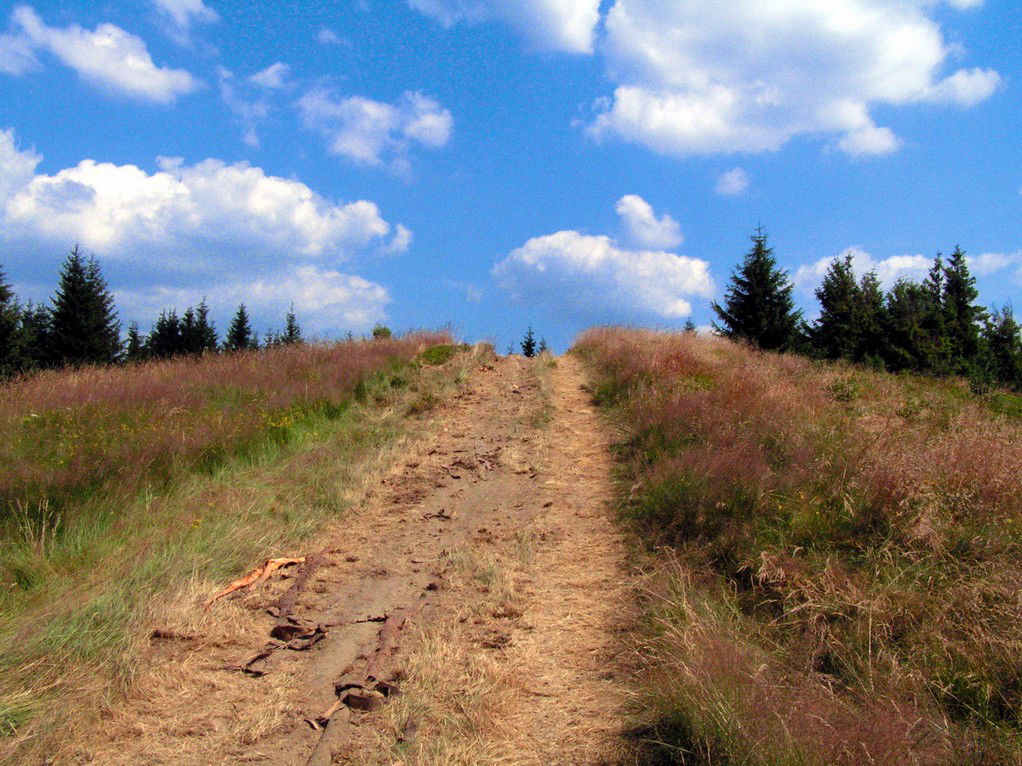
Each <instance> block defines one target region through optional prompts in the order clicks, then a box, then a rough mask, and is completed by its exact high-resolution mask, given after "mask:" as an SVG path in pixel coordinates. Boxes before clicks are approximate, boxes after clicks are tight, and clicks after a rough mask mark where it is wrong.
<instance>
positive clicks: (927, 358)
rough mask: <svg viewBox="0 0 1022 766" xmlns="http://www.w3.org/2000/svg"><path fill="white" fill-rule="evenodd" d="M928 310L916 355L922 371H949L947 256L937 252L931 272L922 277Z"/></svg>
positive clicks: (940, 373)
mask: <svg viewBox="0 0 1022 766" xmlns="http://www.w3.org/2000/svg"><path fill="white" fill-rule="evenodd" d="M922 287H923V295H924V296H925V310H924V313H923V319H922V329H923V339H922V340H921V341H920V345H919V348H918V349H916V351H915V352H914V355H915V356H916V357H917V359H919V366H918V367H917V369H919V370H929V371H931V372H934V373H936V374H938V375H944V374H946V373H947V372H948V360H949V349H948V338H947V333H946V331H945V327H944V323H945V311H944V256H943V254H942V253H937V255H936V256H935V257H934V259H933V265H932V266H931V267H930V272H929V274H928V275H927V276H926V279H925V280H923V284H922Z"/></svg>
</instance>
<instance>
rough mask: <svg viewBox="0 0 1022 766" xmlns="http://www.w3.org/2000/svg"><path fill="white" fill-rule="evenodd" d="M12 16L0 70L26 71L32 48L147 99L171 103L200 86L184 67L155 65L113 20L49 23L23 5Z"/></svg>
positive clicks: (97, 81)
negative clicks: (90, 25) (88, 24)
mask: <svg viewBox="0 0 1022 766" xmlns="http://www.w3.org/2000/svg"><path fill="white" fill-rule="evenodd" d="M11 22H12V27H13V28H14V30H15V31H14V33H13V34H9V35H4V36H3V39H0V70H3V71H5V72H8V73H9V74H22V73H24V72H25V71H28V69H29V68H31V66H32V65H33V64H34V62H35V52H36V51H48V52H50V53H51V54H53V55H54V56H56V57H57V58H58V59H60V60H61V61H62V62H64V64H65V65H67V66H69V67H70V68H72V69H74V70H75V71H76V72H78V74H79V75H81V77H82V78H83V79H85V80H87V81H88V82H91V83H93V84H94V85H97V86H99V87H102V88H106V89H109V90H111V91H115V92H117V93H121V94H126V95H129V96H135V97H137V98H143V99H147V100H149V101H155V102H158V103H163V104H166V103H170V102H172V101H174V100H175V99H176V98H177V97H178V96H180V95H183V94H186V93H191V92H192V91H194V90H195V89H196V88H197V87H198V86H199V83H198V81H197V80H196V79H195V78H194V77H192V75H191V74H189V73H188V72H186V71H185V70H184V69H171V68H168V67H160V66H157V65H156V64H155V63H154V62H153V59H152V56H150V55H149V50H148V49H147V48H146V44H145V42H143V40H142V39H141V38H139V37H136V36H135V35H132V34H129V33H128V32H125V31H124V30H123V29H121V28H120V27H118V26H115V25H114V24H100V25H99V26H98V27H96V29H95V30H92V31H89V30H87V29H83V28H82V27H80V26H78V25H77V24H71V25H70V26H67V27H51V26H47V25H46V24H45V23H44V22H43V20H42V19H41V18H39V15H38V14H37V13H36V12H35V11H34V10H33V9H32V8H30V7H29V6H27V5H22V6H18V7H17V8H15V9H14V11H13V13H12V14H11Z"/></svg>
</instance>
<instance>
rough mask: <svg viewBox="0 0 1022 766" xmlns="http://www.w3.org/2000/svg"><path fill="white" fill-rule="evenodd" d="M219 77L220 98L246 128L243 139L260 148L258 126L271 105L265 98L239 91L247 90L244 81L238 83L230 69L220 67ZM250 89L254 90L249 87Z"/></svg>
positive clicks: (248, 144)
mask: <svg viewBox="0 0 1022 766" xmlns="http://www.w3.org/2000/svg"><path fill="white" fill-rule="evenodd" d="M217 77H218V80H219V85H220V99H221V100H222V101H223V102H224V104H225V105H226V106H227V108H228V109H230V110H231V111H232V112H233V113H234V114H235V115H236V116H237V117H238V119H239V120H240V122H241V125H242V127H243V129H244V132H243V133H242V136H241V140H242V141H244V142H245V144H246V145H247V146H250V147H252V148H253V149H258V148H259V133H258V132H257V131H256V126H257V125H258V124H259V122H260V121H262V120H264V119H266V116H267V115H268V114H269V112H270V105H269V104H268V103H267V101H266V99H265V98H261V97H258V98H252V97H251V96H250V97H249V98H245V97H244V96H243V95H241V94H240V93H239V90H240V91H244V90H245V84H244V82H242V83H240V84H239V83H238V82H237V80H236V79H235V77H234V73H233V72H231V71H230V70H229V69H226V68H224V67H220V68H219V69H218V70H217ZM249 90H252V89H251V88H249Z"/></svg>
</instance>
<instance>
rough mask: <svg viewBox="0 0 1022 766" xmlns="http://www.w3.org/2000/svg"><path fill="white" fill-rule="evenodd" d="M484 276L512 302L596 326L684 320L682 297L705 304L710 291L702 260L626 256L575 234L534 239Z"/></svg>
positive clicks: (602, 239)
mask: <svg viewBox="0 0 1022 766" xmlns="http://www.w3.org/2000/svg"><path fill="white" fill-rule="evenodd" d="M626 199H627V198H626ZM492 273H493V277H494V279H495V281H496V282H497V284H498V285H499V286H500V287H501V288H502V289H503V290H505V291H506V292H507V293H509V294H510V295H511V297H512V298H514V299H516V300H529V301H535V302H539V303H541V304H545V305H547V306H548V307H550V308H552V309H555V310H556V311H558V312H568V313H573V314H575V315H577V316H579V317H583V318H586V319H589V320H596V321H602V320H608V319H609V320H617V321H621V320H627V319H631V318H636V319H641V318H649V317H659V318H664V319H677V318H680V317H685V316H688V315H689V314H691V312H692V304H691V303H690V302H689V298H691V297H692V296H701V297H706V298H708V297H710V296H712V295H713V290H714V287H713V280H712V279H711V278H710V270H709V264H708V263H707V262H706V261H703V260H699V259H696V258H689V257H687V256H684V255H676V254H674V253H670V252H666V251H664V250H644V249H637V250H629V249H625V248H624V247H622V246H621V245H620V244H619V243H618V242H617V241H615V240H613V239H611V238H610V237H607V236H592V235H587V234H580V233H579V232H577V231H559V232H557V233H556V234H549V235H547V236H543V237H534V238H533V239H530V240H529V241H528V242H526V243H525V244H524V245H522V247H520V248H518V249H517V250H514V251H512V252H511V253H510V254H509V255H508V256H507V257H506V258H505V259H504V260H502V261H500V262H499V263H498V264H497V265H496V266H494V268H493V272H492Z"/></svg>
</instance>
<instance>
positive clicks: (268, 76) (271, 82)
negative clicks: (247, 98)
mask: <svg viewBox="0 0 1022 766" xmlns="http://www.w3.org/2000/svg"><path fill="white" fill-rule="evenodd" d="M290 73H291V67H289V66H288V65H287V64H285V63H284V62H283V61H278V62H277V63H276V64H270V65H269V66H268V67H266V69H263V70H261V71H259V72H256V73H255V74H254V75H252V76H251V77H249V78H248V81H249V82H250V83H252V84H253V85H258V86H259V87H260V88H270V89H279V88H283V87H285V86H286V85H287V77H288V75H289V74H290Z"/></svg>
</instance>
